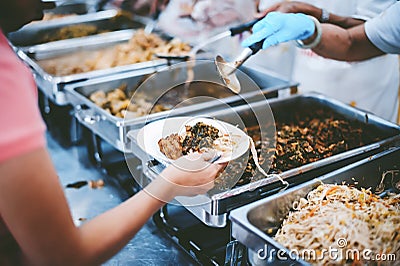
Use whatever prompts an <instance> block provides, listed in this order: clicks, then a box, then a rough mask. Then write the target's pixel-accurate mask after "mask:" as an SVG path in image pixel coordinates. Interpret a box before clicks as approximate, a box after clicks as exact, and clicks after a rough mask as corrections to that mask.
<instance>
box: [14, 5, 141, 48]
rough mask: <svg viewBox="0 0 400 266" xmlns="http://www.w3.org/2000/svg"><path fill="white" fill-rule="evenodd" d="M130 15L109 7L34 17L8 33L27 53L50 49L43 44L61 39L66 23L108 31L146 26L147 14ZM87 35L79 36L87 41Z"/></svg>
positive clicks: (82, 40) (104, 32) (97, 30)
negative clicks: (40, 17) (38, 18)
mask: <svg viewBox="0 0 400 266" xmlns="http://www.w3.org/2000/svg"><path fill="white" fill-rule="evenodd" d="M131 16H132V15H128V13H122V12H120V11H118V10H106V11H100V12H93V13H88V14H84V15H76V16H70V17H63V18H57V19H53V20H49V21H35V22H33V23H30V24H27V25H26V26H24V27H23V28H21V29H20V30H18V31H15V32H11V33H9V34H8V36H7V37H8V40H9V41H10V42H11V44H12V45H14V46H16V47H20V48H22V49H23V50H24V51H27V52H28V53H29V52H31V53H34V52H35V51H36V50H40V48H41V49H42V50H46V48H48V47H50V49H51V45H49V44H47V45H43V44H45V43H49V42H54V41H61V40H62V39H61V36H58V35H59V33H60V31H61V30H62V29H65V28H66V27H71V26H82V27H87V26H90V27H95V28H96V32H103V34H107V33H109V32H114V31H119V30H125V29H138V28H143V27H145V23H147V22H148V20H146V19H145V18H142V17H135V16H133V17H131ZM93 34H95V33H93ZM97 34H98V33H97ZM85 37H87V36H83V37H80V41H81V42H85ZM70 38H71V37H69V38H68V39H70ZM50 39H51V41H50ZM65 39H67V38H65ZM40 45H41V46H40Z"/></svg>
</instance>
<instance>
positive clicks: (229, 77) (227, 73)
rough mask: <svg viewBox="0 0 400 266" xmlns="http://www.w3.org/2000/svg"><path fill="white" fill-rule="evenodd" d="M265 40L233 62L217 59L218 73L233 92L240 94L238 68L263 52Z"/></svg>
mask: <svg viewBox="0 0 400 266" xmlns="http://www.w3.org/2000/svg"><path fill="white" fill-rule="evenodd" d="M263 41H264V40H261V41H259V42H257V43H255V44H253V45H251V46H249V47H247V48H245V49H243V51H242V52H241V53H240V54H239V56H238V57H236V59H235V60H233V61H232V62H226V61H225V60H224V59H223V58H222V56H220V55H217V56H216V57H215V60H214V61H215V65H216V66H217V70H218V73H219V75H220V77H221V79H222V82H223V83H224V84H225V85H226V86H227V87H228V88H229V89H230V90H231V91H232V92H233V93H236V94H238V93H240V90H241V86H240V83H239V80H238V78H237V76H236V70H237V69H238V67H240V66H241V65H243V63H244V62H246V60H247V59H249V58H250V56H252V55H255V54H256V53H257V52H258V51H260V50H261V48H262V44H263Z"/></svg>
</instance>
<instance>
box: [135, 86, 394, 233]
mask: <svg viewBox="0 0 400 266" xmlns="http://www.w3.org/2000/svg"><path fill="white" fill-rule="evenodd" d="M268 102H269V105H270V107H271V110H272V113H273V115H274V119H275V122H279V123H285V122H286V123H289V121H290V120H291V119H293V116H294V115H299V116H301V115H302V114H304V113H305V112H308V113H309V114H310V112H311V115H312V113H313V112H314V111H317V110H318V109H321V110H326V111H329V112H332V113H333V114H336V115H337V116H340V117H343V119H345V120H346V121H355V122H357V123H361V125H363V126H365V131H364V132H363V136H364V137H366V138H368V139H370V141H369V143H366V144H365V145H363V146H360V147H356V148H354V149H351V150H347V151H344V152H340V153H338V154H336V155H333V156H331V157H327V158H324V159H320V160H318V161H315V162H312V163H308V164H305V165H302V166H299V167H296V168H292V169H289V170H286V171H283V172H282V173H280V174H279V175H280V177H281V178H282V179H287V180H288V182H289V183H291V185H295V184H299V183H303V182H305V181H306V180H307V179H311V178H313V177H315V176H316V175H320V174H323V173H327V172H329V171H332V170H334V169H337V168H338V167H342V166H343V165H347V164H349V163H350V162H353V161H356V160H360V159H361V158H363V157H365V156H369V155H371V154H374V153H378V152H379V151H380V150H382V149H386V148H387V147H390V146H394V145H399V144H398V143H399V142H400V127H399V126H398V125H396V124H393V123H390V122H387V121H385V120H383V119H381V118H379V117H377V116H374V115H371V114H368V113H365V112H363V111H360V110H358V109H355V108H352V107H350V106H348V105H345V104H343V103H341V102H338V101H336V100H333V99H330V98H327V97H325V96H323V95H320V94H316V93H309V94H304V95H295V96H291V97H287V98H283V99H282V98H281V99H280V98H278V99H271V100H269V101H268ZM252 110H254V111H260V110H261V111H262V110H266V102H265V101H259V102H256V103H252V104H251V106H249V105H241V106H237V107H235V108H233V111H234V112H235V113H237V114H239V116H240V117H241V119H242V120H243V121H244V122H245V125H246V127H252V126H255V125H257V120H256V119H255V117H254V114H253V111H252ZM207 116H209V117H215V118H217V119H219V120H223V121H226V122H231V123H232V121H235V120H232V119H233V116H232V110H231V111H230V110H220V111H217V112H214V113H211V112H210V113H208V114H207ZM272 123H273V121H272ZM375 138H379V140H374V139H375ZM132 143H134V142H132ZM396 143H397V144H396ZM139 149H140V148H138V147H134V148H132V150H133V152H136V151H137V150H139ZM143 154H145V152H143ZM143 154H142V157H141V158H142V160H144V159H143V158H148V155H147V157H146V156H145V157H143ZM143 166H144V167H143V171H144V173H145V175H146V176H148V177H149V178H150V179H152V178H154V177H155V176H156V175H157V174H158V173H159V172H160V171H162V169H163V168H164V166H163V165H162V164H161V163H159V162H157V161H154V160H152V161H148V160H147V161H143ZM244 167H245V166H244ZM281 189H282V184H281V183H280V182H279V181H278V178H276V176H271V177H269V178H264V179H261V180H258V181H255V182H251V183H248V184H245V185H241V186H237V187H234V188H233V189H231V190H229V191H227V192H220V193H217V194H214V195H211V196H210V195H208V194H207V195H204V196H203V197H204V198H205V199H204V200H205V201H207V203H206V204H203V205H200V206H192V207H187V208H188V210H189V211H191V212H192V213H193V214H194V215H195V216H197V217H198V218H199V219H200V220H201V221H203V222H204V223H205V224H207V225H210V226H214V227H223V226H225V225H226V222H227V218H228V216H227V215H228V213H229V212H230V211H231V210H233V209H235V208H238V207H240V206H243V205H246V204H248V203H250V202H253V201H256V200H258V199H260V198H263V197H266V196H268V195H271V194H274V193H277V192H279V191H280V190H281Z"/></svg>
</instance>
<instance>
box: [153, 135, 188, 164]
mask: <svg viewBox="0 0 400 266" xmlns="http://www.w3.org/2000/svg"><path fill="white" fill-rule="evenodd" d="M158 146H159V147H160V151H161V152H162V153H163V154H164V155H165V156H167V158H169V159H172V160H176V159H178V158H180V157H181V156H183V153H182V143H181V137H180V136H179V135H178V134H171V135H169V136H167V137H166V138H163V139H160V140H159V141H158Z"/></svg>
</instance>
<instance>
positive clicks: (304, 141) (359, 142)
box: [216, 109, 376, 190]
mask: <svg viewBox="0 0 400 266" xmlns="http://www.w3.org/2000/svg"><path fill="white" fill-rule="evenodd" d="M301 113H302V115H301V116H300V115H297V114H293V117H292V118H291V119H287V118H285V119H284V121H285V122H280V121H279V120H280V118H279V117H276V123H275V125H274V124H272V123H271V124H270V125H261V127H262V128H268V127H273V126H275V127H276V132H275V136H270V135H268V132H270V131H268V130H264V131H263V132H261V133H260V127H259V126H252V127H247V128H246V131H247V134H248V135H249V136H250V137H251V138H252V139H253V141H254V143H255V149H256V151H257V154H258V157H259V158H258V160H259V164H260V165H261V167H262V168H263V169H268V167H269V171H268V174H279V173H282V172H284V171H287V170H290V169H294V168H297V167H300V166H302V165H305V164H308V163H313V162H316V161H318V160H321V159H324V158H328V157H330V156H333V155H335V154H338V153H341V152H345V151H348V150H351V149H354V148H356V147H361V146H363V145H365V144H368V143H371V142H372V141H375V140H376V139H374V138H373V137H372V135H373V134H371V130H369V129H370V128H368V127H367V126H365V125H363V124H362V123H360V122H357V121H349V120H346V119H344V118H342V117H339V116H337V115H334V114H333V113H332V112H331V111H327V110H322V109H317V110H312V111H310V112H306V111H302V112H301ZM261 134H263V135H262V136H261ZM271 141H276V146H275V148H271V146H270V142H271ZM243 169H245V170H244V173H243V175H242V176H241V178H240V179H239V181H238V182H237V186H241V185H245V184H248V183H249V182H251V181H256V180H260V179H263V178H265V175H264V174H262V173H260V171H259V170H257V166H256V164H255V162H254V160H253V155H252V154H249V157H248V158H240V159H238V160H235V161H232V162H231V163H230V164H229V165H228V166H227V167H226V169H225V171H224V172H222V173H221V175H220V176H219V177H218V178H217V179H216V188H217V189H219V190H224V189H225V188H228V183H226V182H225V181H224V180H227V179H228V178H229V177H230V176H237V173H241V172H243Z"/></svg>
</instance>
